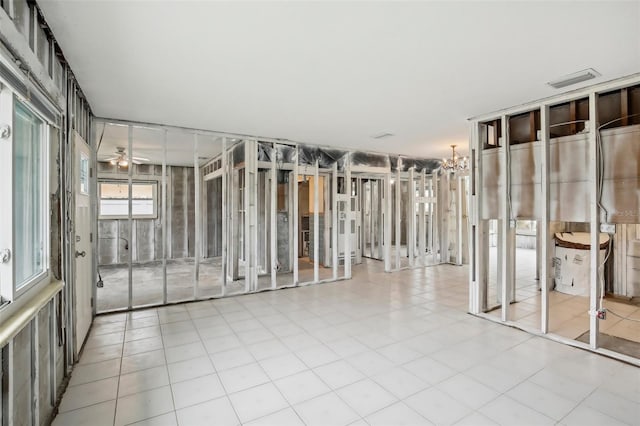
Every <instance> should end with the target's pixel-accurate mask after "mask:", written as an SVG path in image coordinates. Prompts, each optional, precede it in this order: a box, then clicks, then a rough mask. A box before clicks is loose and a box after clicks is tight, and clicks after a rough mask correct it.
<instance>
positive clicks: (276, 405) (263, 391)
mask: <svg viewBox="0 0 640 426" xmlns="http://www.w3.org/2000/svg"><path fill="white" fill-rule="evenodd" d="M229 399H231V403H232V404H233V407H234V408H235V410H236V413H237V414H238V417H239V418H240V421H241V422H242V423H246V422H249V421H251V420H255V419H258V418H260V417H264V416H266V415H268V414H272V413H274V412H276V411H280V410H282V409H283V408H285V407H287V406H288V405H289V404H288V403H287V401H286V400H285V399H284V398H283V397H282V395H281V394H280V392H279V391H278V389H277V388H276V387H275V386H274V385H273V383H266V384H263V385H260V386H256V387H253V388H250V389H246V390H243V391H241V392H237V393H233V394H231V395H229Z"/></svg>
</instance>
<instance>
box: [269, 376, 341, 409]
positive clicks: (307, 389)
mask: <svg viewBox="0 0 640 426" xmlns="http://www.w3.org/2000/svg"><path fill="white" fill-rule="evenodd" d="M274 383H275V385H276V386H277V387H278V389H280V392H282V394H283V395H284V397H285V398H286V399H287V401H289V403H290V404H297V403H299V402H303V401H306V400H308V399H311V398H315V397H316V396H318V395H322V394H324V393H328V392H330V391H331V389H330V388H329V387H328V386H327V385H326V384H325V383H324V382H323V381H322V380H320V378H319V377H318V376H317V375H315V374H314V373H313V372H312V371H304V372H302V373H298V374H294V375H292V376H288V377H285V378H282V379H279V380H276V381H274Z"/></svg>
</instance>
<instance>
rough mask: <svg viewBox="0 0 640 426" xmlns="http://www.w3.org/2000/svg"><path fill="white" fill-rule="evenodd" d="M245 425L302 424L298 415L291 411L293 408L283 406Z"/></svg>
mask: <svg viewBox="0 0 640 426" xmlns="http://www.w3.org/2000/svg"><path fill="white" fill-rule="evenodd" d="M246 425H250V426H304V423H303V422H302V420H301V419H300V417H299V416H298V415H297V414H296V412H295V411H293V408H285V409H284V410H281V411H278V412H276V413H273V414H269V415H266V416H264V417H260V418H259V419H257V420H253V421H251V422H249V423H246Z"/></svg>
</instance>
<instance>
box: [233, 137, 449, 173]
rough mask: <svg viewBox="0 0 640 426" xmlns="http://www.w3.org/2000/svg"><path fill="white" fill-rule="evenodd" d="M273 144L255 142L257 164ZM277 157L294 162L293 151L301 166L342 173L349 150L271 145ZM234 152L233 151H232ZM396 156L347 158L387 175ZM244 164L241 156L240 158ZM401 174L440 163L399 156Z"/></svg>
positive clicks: (364, 154) (354, 154) (358, 154)
mask: <svg viewBox="0 0 640 426" xmlns="http://www.w3.org/2000/svg"><path fill="white" fill-rule="evenodd" d="M273 146H274V143H272V142H258V161H265V162H270V161H271V157H272V152H273ZM275 146H276V153H277V157H276V160H277V161H278V162H281V163H294V162H295V161H296V148H297V154H298V164H299V165H301V166H313V165H315V163H316V160H318V167H319V168H321V169H330V168H332V167H333V165H334V164H336V163H337V164H338V170H344V167H345V165H346V161H347V154H349V151H344V150H340V149H334V148H325V147H319V146H313V145H298V146H297V147H296V146H292V145H285V144H278V143H275ZM234 153H235V151H234ZM398 158H400V157H398V156H397V155H386V154H378V153H369V152H364V151H352V152H351V153H350V155H349V159H350V162H351V165H352V166H366V167H376V168H384V169H387V170H389V171H391V172H395V171H397V169H398ZM242 160H243V161H244V153H243V155H242ZM401 160H402V165H401V171H403V172H404V171H407V170H409V168H410V167H415V170H416V171H422V170H425V171H426V173H431V172H433V171H434V170H435V169H437V168H438V167H440V160H433V159H418V158H405V157H402V158H401Z"/></svg>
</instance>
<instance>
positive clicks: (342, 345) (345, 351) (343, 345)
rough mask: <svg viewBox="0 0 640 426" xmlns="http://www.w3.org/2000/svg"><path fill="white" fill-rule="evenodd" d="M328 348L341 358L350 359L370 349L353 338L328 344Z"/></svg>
mask: <svg viewBox="0 0 640 426" xmlns="http://www.w3.org/2000/svg"><path fill="white" fill-rule="evenodd" d="M326 345H327V347H328V348H329V349H331V350H332V351H333V352H335V353H337V354H338V355H340V356H341V357H343V358H344V357H348V356H350V355H355V354H357V353H360V352H365V351H368V350H369V348H368V347H367V346H365V345H363V344H362V343H360V342H359V341H358V340H356V339H354V338H353V337H344V338H342V339H338V340H332V341H330V342H327V343H326Z"/></svg>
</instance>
